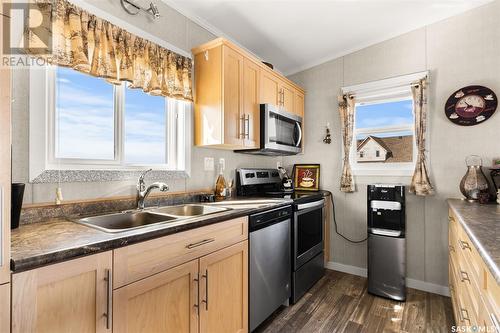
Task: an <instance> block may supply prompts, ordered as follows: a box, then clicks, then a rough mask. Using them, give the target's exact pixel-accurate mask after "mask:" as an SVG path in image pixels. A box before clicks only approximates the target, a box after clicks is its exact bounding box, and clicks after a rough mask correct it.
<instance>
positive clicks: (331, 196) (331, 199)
mask: <svg viewBox="0 0 500 333" xmlns="http://www.w3.org/2000/svg"><path fill="white" fill-rule="evenodd" d="M330 201H331V202H332V208H333V209H332V210H333V224H334V225H335V233H336V234H337V235H339V236H340V237H342V238H343V239H345V240H346V241H348V242H351V243H355V244H359V243H363V242H365V241H366V240H367V239H368V236H366V238H364V239H362V240H358V241H355V240H352V239H349V238H347V237H346V236H344V235H342V234H341V233H340V232H339V231H338V229H337V218H336V217H335V203H334V202H333V194H331V193H330Z"/></svg>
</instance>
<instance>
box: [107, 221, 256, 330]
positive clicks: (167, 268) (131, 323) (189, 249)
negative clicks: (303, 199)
mask: <svg viewBox="0 0 500 333" xmlns="http://www.w3.org/2000/svg"><path fill="white" fill-rule="evenodd" d="M247 239H248V217H246V216H245V217H240V218H236V219H232V220H229V221H224V222H219V223H215V224H212V225H208V226H204V227H200V228H195V229H192V230H188V231H184V232H179V233H176V234H172V235H168V236H165V237H161V238H157V239H153V240H150V241H146V242H142V243H137V244H133V245H129V246H125V247H122V248H119V249H116V250H114V272H115V278H114V291H113V302H114V303H113V313H114V317H113V321H114V325H113V330H114V331H115V332H139V331H144V332H190V333H193V332H230V333H232V332H246V331H247V330H248V326H247V325H248V324H247V322H248V315H247V312H248V242H247Z"/></svg>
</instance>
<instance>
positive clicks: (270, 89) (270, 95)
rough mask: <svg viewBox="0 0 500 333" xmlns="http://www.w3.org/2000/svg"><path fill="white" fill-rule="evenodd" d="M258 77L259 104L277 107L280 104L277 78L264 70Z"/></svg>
mask: <svg viewBox="0 0 500 333" xmlns="http://www.w3.org/2000/svg"><path fill="white" fill-rule="evenodd" d="M261 73H262V74H261V76H260V103H263V104H264V103H266V104H272V105H276V106H279V104H280V103H281V98H280V92H279V88H280V87H279V80H278V78H277V77H276V76H275V75H273V74H272V73H269V72H267V71H265V70H262V71H261Z"/></svg>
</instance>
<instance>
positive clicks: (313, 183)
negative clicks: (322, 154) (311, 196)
mask: <svg viewBox="0 0 500 333" xmlns="http://www.w3.org/2000/svg"><path fill="white" fill-rule="evenodd" d="M293 185H294V188H295V190H297V191H319V164H295V165H294V166H293Z"/></svg>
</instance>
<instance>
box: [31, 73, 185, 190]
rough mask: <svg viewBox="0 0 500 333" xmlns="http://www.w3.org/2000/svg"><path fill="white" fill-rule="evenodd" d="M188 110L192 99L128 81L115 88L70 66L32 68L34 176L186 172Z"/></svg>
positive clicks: (43, 178)
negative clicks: (163, 94) (169, 95)
mask: <svg viewBox="0 0 500 333" xmlns="http://www.w3.org/2000/svg"><path fill="white" fill-rule="evenodd" d="M191 108H192V106H191V103H189V102H185V101H177V100H174V99H170V98H165V97H161V96H153V95H150V94H147V93H145V92H143V91H142V90H140V89H132V88H131V87H129V85H128V84H125V83H124V84H120V85H114V84H111V83H109V82H107V81H106V80H103V79H101V78H96V77H93V76H90V75H86V74H83V73H80V72H77V71H75V70H72V69H69V68H64V67H57V66H47V67H46V68H44V69H40V68H34V69H32V70H30V143H29V146H30V149H29V150H30V156H29V159H30V161H29V162H30V163H29V164H30V168H29V169H30V170H29V174H30V181H33V182H45V181H49V182H50V181H60V180H61V179H60V178H61V174H63V178H64V179H63V181H73V180H75V179H72V175H75V174H76V173H75V171H79V175H78V177H80V178H81V177H82V175H84V174H85V173H87V174H88V178H89V180H94V179H96V178H97V179H98V180H116V179H123V175H124V173H123V172H128V174H130V175H131V176H130V177H135V172H136V171H138V170H144V169H146V168H153V169H154V170H155V171H156V172H160V171H161V172H167V173H170V174H169V176H171V174H174V177H175V178H178V177H186V176H188V175H189V172H190V168H189V166H190V163H189V162H190V161H189V159H190V147H191V141H190V137H191V135H190V132H191ZM103 175H104V176H103ZM55 177H58V178H59V179H53V178H55ZM103 177H104V178H103ZM68 178H69V179H68ZM84 178H85V177H84ZM114 178H116V179H114ZM75 181H76V180H75ZM78 181H85V180H84V179H78Z"/></svg>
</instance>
